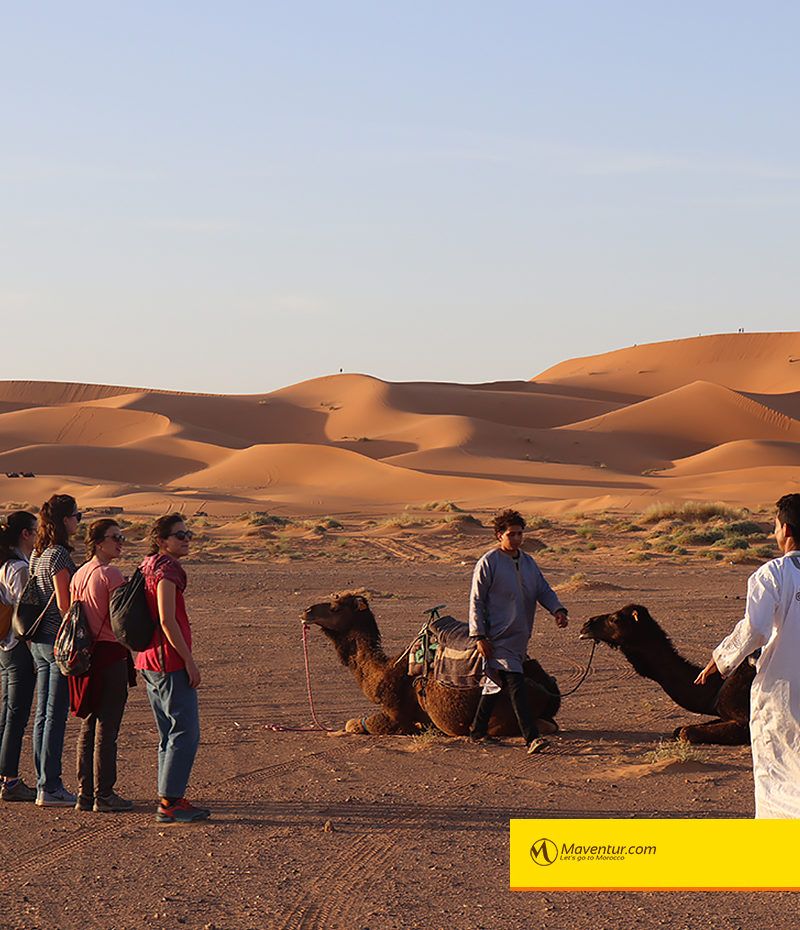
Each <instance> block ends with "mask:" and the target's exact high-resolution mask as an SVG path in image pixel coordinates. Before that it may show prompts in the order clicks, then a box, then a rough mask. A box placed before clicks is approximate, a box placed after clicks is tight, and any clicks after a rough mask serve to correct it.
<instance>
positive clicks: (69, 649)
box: [53, 601, 94, 678]
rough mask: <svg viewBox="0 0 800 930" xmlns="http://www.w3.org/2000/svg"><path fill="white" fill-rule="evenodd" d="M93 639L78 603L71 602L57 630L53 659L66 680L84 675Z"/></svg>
mask: <svg viewBox="0 0 800 930" xmlns="http://www.w3.org/2000/svg"><path fill="white" fill-rule="evenodd" d="M93 651H94V637H93V636H92V631H91V630H90V628H89V621H88V620H87V619H86V614H85V613H84V611H83V604H81V602H80V601H73V603H72V604H71V605H70V608H69V610H68V611H67V614H66V616H65V617H64V619H63V620H62V621H61V626H60V627H59V628H58V634H57V635H56V642H55V645H54V646H53V658H54V659H55V663H56V665H57V666H58V670H59V671H60V672H61V674H62V675H65V676H66V677H67V678H69V677H71V676H74V675H86V674H87V673H88V672H89V669H90V668H91V665H92V652H93Z"/></svg>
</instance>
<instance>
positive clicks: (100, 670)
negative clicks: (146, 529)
mask: <svg viewBox="0 0 800 930" xmlns="http://www.w3.org/2000/svg"><path fill="white" fill-rule="evenodd" d="M124 542H125V537H124V536H123V535H122V532H121V530H120V528H119V524H117V523H115V522H114V520H109V519H103V520H95V521H94V523H92V524H91V526H90V527H89V529H88V532H87V534H86V545H87V549H88V554H89V556H90V558H89V561H88V562H86V563H84V564H83V565H82V566H81V567H80V568H79V569H78V571H77V572H75V574H74V575H73V577H72V581H71V583H70V595H71V599H72V601H73V602H75V601H80V602H81V604H83V609H84V614H85V616H86V620H87V622H88V623H89V627H90V629H91V631H92V635H93V636H94V647H93V651H92V666H91V669H90V671H89V673H88V674H87V675H81V676H78V677H72V678H70V679H69V691H70V706H71V708H72V713H73V714H74V715H75V716H76V717H82V718H83V724H82V726H81V732H80V735H79V736H78V800H77V801H76V803H75V809H76V810H79V811H90V810H94V811H97V812H99V813H113V812H118V811H129V810H131V808H132V807H133V804H132V803H131V801H128V800H126V799H125V798H121V797H120V796H119V795H118V794H116V793H115V792H114V785H115V784H116V781H117V736H118V734H119V728H120V724H121V723H122V715H123V713H124V711H125V704H126V702H127V700H128V683H129V679H130V672H131V671H132V669H129V666H130V665H131V661H130V653H129V652H128V650H127V649H126V648H125V647H124V646H121V645H120V644H119V643H118V642H117V639H116V637H115V636H114V633H113V631H112V629H111V618H110V616H109V600H110V597H111V592H112V591H114V590H115V589H116V588H118V587H119V586H120V585H121V584H122V583H123V582H124V581H125V579H124V577H123V575H122V572H121V571H120V570H119V569H118V568H117V567H116V566H115V565H112V564H111V563H112V562H113V561H114V559H118V558H119V557H120V555H122V544H123V543H124Z"/></svg>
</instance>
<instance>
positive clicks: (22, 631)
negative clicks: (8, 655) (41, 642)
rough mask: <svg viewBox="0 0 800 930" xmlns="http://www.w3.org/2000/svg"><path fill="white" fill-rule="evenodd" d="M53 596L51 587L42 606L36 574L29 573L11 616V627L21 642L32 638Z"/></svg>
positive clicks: (54, 594) (54, 593)
mask: <svg viewBox="0 0 800 930" xmlns="http://www.w3.org/2000/svg"><path fill="white" fill-rule="evenodd" d="M55 596H56V592H55V589H53V593H52V594H51V595H50V600H49V601H48V602H47V603H46V604H45V605H44V607H42V602H41V601H40V600H39V588H38V587H37V584H36V576H35V575H31V576H30V577H29V578H28V581H27V583H26V585H25V587H24V588H23V589H22V594H20V596H19V600H18V601H17V603H16V604H15V605H14V616H13V617H12V618H11V627H12V629H13V630H14V634H15V636H16V637H17V639H21V640H22V641H23V642H27V641H28V640H30V639H33V637H34V636H35V635H36V631H37V630H38V629H39V624H40V623H41V622H42V619H43V618H44V615H45V614H46V613H47V610H48V608H49V607H50V605H51V604H52V603H53V598H54V597H55Z"/></svg>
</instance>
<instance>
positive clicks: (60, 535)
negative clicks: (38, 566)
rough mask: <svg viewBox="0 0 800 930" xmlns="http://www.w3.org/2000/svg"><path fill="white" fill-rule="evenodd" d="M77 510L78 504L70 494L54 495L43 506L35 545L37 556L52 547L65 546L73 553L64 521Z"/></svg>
mask: <svg viewBox="0 0 800 930" xmlns="http://www.w3.org/2000/svg"><path fill="white" fill-rule="evenodd" d="M77 509H78V504H77V502H76V500H75V498H74V497H72V496H70V495H69V494H54V495H53V496H52V497H51V498H50V500H46V501H45V502H44V503H43V504H42V509H41V510H40V511H39V532H38V533H37V534H36V542H35V543H34V544H33V549H34V551H35V552H36V554H37V555H41V554H42V553H43V552H44V550H45V549H48V548H49V547H50V546H63V547H64V548H65V549H67V550H68V551H69V552H72V546H70V544H69V534H68V533H67V528H66V527H65V526H64V519H65V518H66V517H71V516H72V514H74V513H75V511H76V510H77Z"/></svg>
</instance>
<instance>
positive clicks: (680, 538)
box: [673, 527, 725, 546]
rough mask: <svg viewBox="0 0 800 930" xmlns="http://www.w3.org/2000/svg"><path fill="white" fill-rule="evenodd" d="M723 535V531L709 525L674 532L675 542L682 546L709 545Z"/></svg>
mask: <svg viewBox="0 0 800 930" xmlns="http://www.w3.org/2000/svg"><path fill="white" fill-rule="evenodd" d="M724 537H725V531H724V530H720V529H717V528H715V527H710V528H708V529H694V530H684V531H683V532H678V533H675V535H674V537H673V538H674V539H675V542H677V543H679V544H680V545H683V546H710V545H711V544H712V543H715V542H718V541H719V540H721V539H723V538H724Z"/></svg>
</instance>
